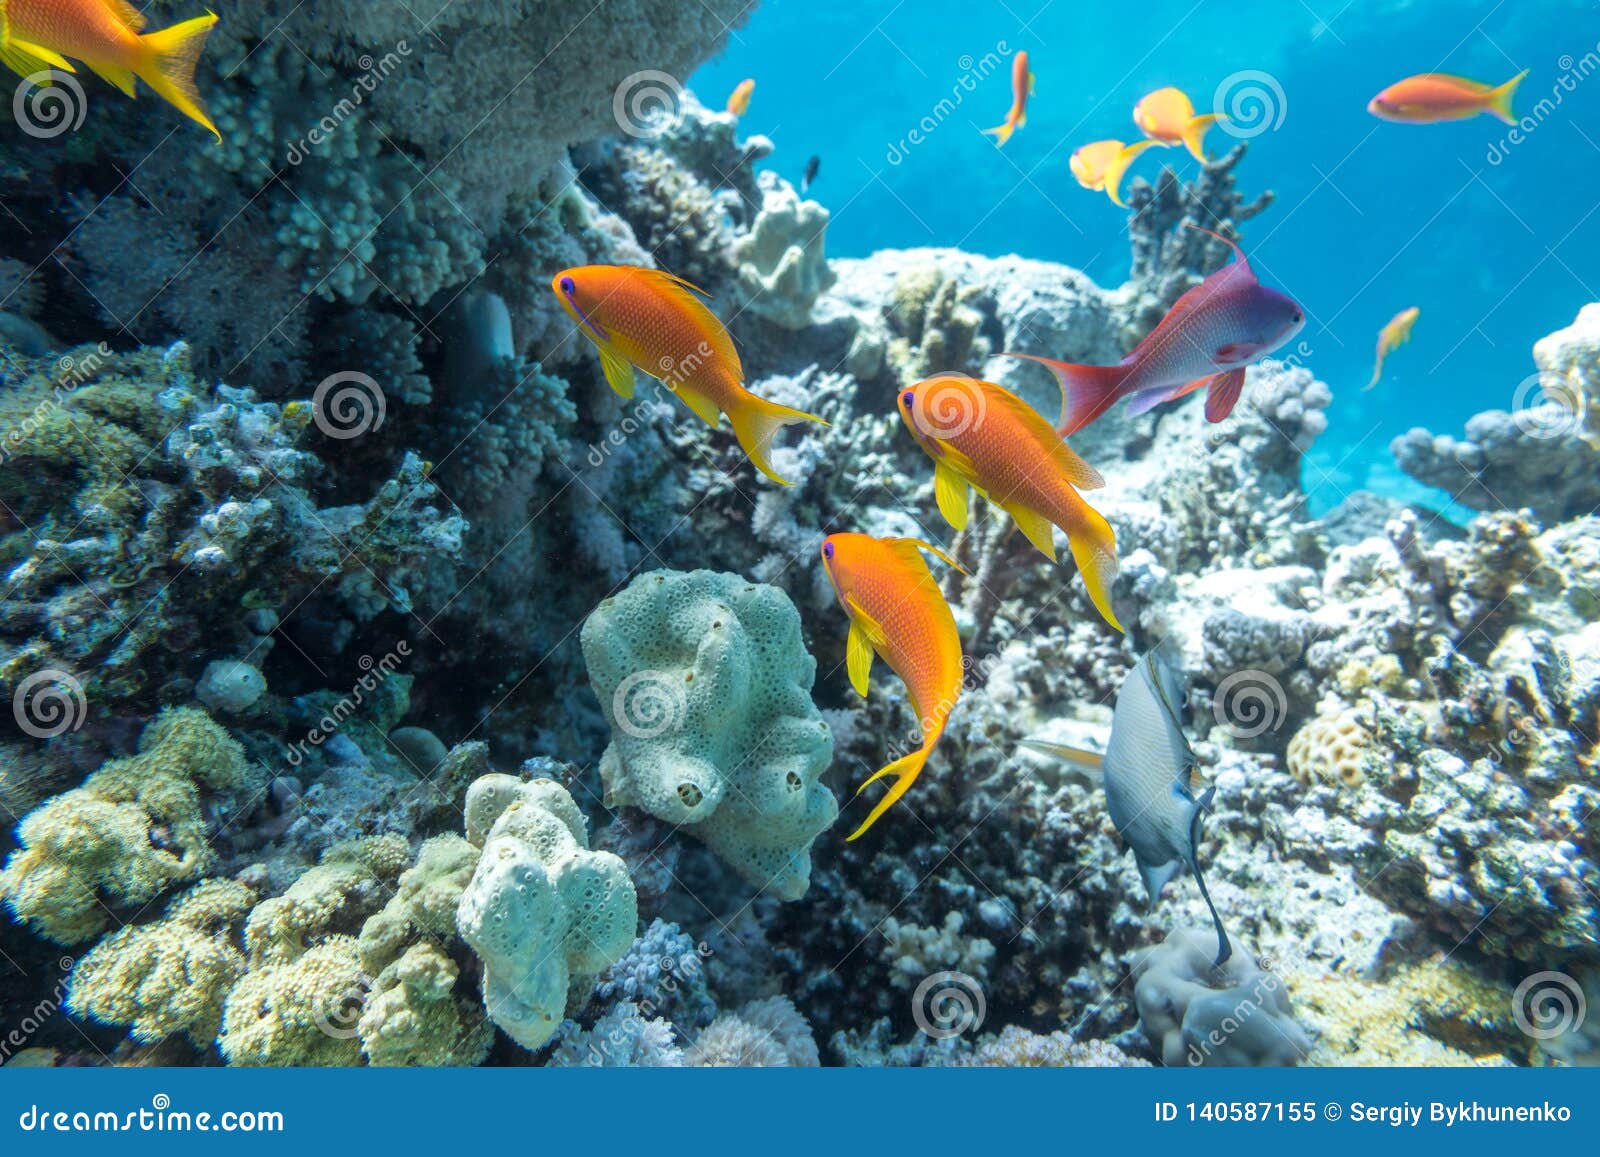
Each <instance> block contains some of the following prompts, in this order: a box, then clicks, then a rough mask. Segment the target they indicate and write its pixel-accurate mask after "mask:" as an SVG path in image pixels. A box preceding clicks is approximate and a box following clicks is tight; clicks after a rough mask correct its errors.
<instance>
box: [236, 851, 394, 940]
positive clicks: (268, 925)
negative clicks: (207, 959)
mask: <svg viewBox="0 0 1600 1157" xmlns="http://www.w3.org/2000/svg"><path fill="white" fill-rule="evenodd" d="M408 858H409V849H408V848H407V847H406V842H405V840H404V839H402V838H401V837H400V836H397V835H387V836H374V837H372V838H370V839H363V840H351V841H350V842H348V843H343V844H336V845H335V846H334V847H331V848H329V849H328V850H327V851H326V852H324V853H323V855H322V860H321V862H320V863H319V864H317V866H316V867H314V868H310V869H307V870H306V871H305V872H303V873H301V875H300V877H299V879H297V880H295V882H294V883H293V884H291V885H289V887H288V889H287V890H286V891H285V892H284V893H283V895H281V896H274V897H272V898H271V899H270V900H263V901H262V902H261V903H260V904H258V905H257V906H256V909H255V911H254V912H252V913H250V920H249V922H248V923H247V924H246V925H245V930H244V938H245V944H246V946H247V947H248V948H249V949H250V966H251V968H252V969H256V968H259V967H261V966H262V965H277V964H285V963H288V962H290V961H292V960H294V959H295V958H296V957H297V956H299V955H300V953H301V952H303V951H304V950H305V947H306V945H308V944H314V943H316V942H317V941H319V940H322V939H325V938H326V937H328V936H329V935H330V934H331V933H332V932H333V931H335V930H336V928H338V927H344V928H348V929H349V930H350V931H355V929H356V927H357V926H358V922H359V921H360V920H361V919H363V918H364V917H365V916H367V915H369V914H370V913H371V912H373V911H374V910H375V909H376V908H377V907H378V901H379V900H380V899H381V898H382V897H381V896H380V895H379V894H378V884H379V882H380V881H382V882H384V883H391V882H393V880H394V879H395V877H397V876H398V875H399V874H400V871H401V869H402V868H404V867H405V864H406V860H407V859H408Z"/></svg>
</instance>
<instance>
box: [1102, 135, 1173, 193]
mask: <svg viewBox="0 0 1600 1157" xmlns="http://www.w3.org/2000/svg"><path fill="white" fill-rule="evenodd" d="M1160 143H1161V142H1160V141H1138V142H1136V143H1134V144H1131V145H1129V146H1128V147H1127V148H1125V149H1123V150H1122V151H1121V152H1120V153H1118V154H1117V155H1116V156H1115V157H1113V158H1112V159H1111V163H1110V164H1109V165H1107V166H1106V196H1108V197H1110V198H1111V203H1112V204H1113V205H1115V206H1117V207H1118V208H1119V209H1126V208H1127V207H1128V206H1127V205H1126V204H1124V203H1123V200H1122V178H1123V177H1124V176H1126V175H1127V172H1128V166H1129V165H1131V164H1133V162H1134V160H1135V159H1136V158H1137V157H1138V156H1139V154H1140V153H1142V152H1144V151H1145V150H1146V149H1150V148H1154V147H1155V146H1156V145H1159V144H1160Z"/></svg>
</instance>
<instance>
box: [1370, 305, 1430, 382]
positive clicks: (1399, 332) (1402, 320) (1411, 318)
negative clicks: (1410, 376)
mask: <svg viewBox="0 0 1600 1157" xmlns="http://www.w3.org/2000/svg"><path fill="white" fill-rule="evenodd" d="M1421 316H1422V311H1421V310H1420V309H1418V308H1417V307H1416V306H1414V305H1413V306H1412V307H1411V308H1410V309H1402V310H1401V311H1400V312H1399V313H1397V314H1395V315H1394V316H1393V317H1391V318H1390V319H1389V324H1388V325H1386V326H1384V327H1383V328H1382V329H1380V330H1379V331H1378V357H1377V360H1376V362H1375V363H1374V364H1373V367H1372V380H1371V381H1370V382H1368V383H1367V384H1366V385H1364V386H1362V387H1361V388H1362V390H1363V392H1364V391H1366V390H1370V389H1372V387H1373V386H1375V385H1377V384H1378V379H1379V378H1381V377H1383V360H1384V359H1385V358H1387V357H1388V356H1389V355H1390V354H1392V353H1394V351H1395V350H1397V349H1399V348H1400V347H1401V346H1403V345H1405V344H1406V342H1408V341H1410V340H1411V327H1412V326H1414V325H1416V324H1417V318H1419V317H1421Z"/></svg>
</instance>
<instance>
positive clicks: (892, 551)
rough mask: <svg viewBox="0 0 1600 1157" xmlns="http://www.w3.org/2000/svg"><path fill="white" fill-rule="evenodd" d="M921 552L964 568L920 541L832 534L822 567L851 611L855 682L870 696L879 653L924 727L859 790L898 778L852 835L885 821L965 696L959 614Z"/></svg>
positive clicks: (849, 652) (849, 658) (850, 661)
mask: <svg viewBox="0 0 1600 1157" xmlns="http://www.w3.org/2000/svg"><path fill="white" fill-rule="evenodd" d="M918 550H927V551H930V552H932V553H933V554H936V555H938V556H939V558H941V559H943V560H944V561H945V562H947V563H949V564H950V565H951V566H953V567H956V568H957V569H958V570H959V569H960V564H959V563H957V562H956V561H955V559H953V558H951V557H950V556H949V555H947V554H945V553H944V551H942V550H940V549H939V548H938V547H936V546H934V545H932V544H931V543H926V542H923V541H921V540H920V539H915V538H873V537H872V536H871V535H866V534H830V535H829V536H828V537H827V539H825V540H824V541H823V544H822V565H823V567H824V568H825V569H826V570H827V572H828V580H829V581H830V582H832V583H833V589H834V593H835V594H837V595H838V596H839V605H840V606H841V607H843V608H844V612H845V614H846V615H848V616H850V637H849V640H848V641H847V642H846V644H845V662H846V666H847V667H848V668H849V670H850V682H851V684H852V685H853V686H854V687H855V689H856V691H857V692H859V693H860V694H861V695H863V696H865V695H866V693H867V684H868V679H869V676H870V675H871V672H872V660H873V657H874V656H877V657H879V658H881V659H882V660H883V661H884V662H885V663H887V664H889V667H890V669H892V670H893V671H894V673H895V674H896V675H898V676H900V679H901V681H902V682H903V683H905V685H906V693H907V694H909V695H910V696H911V706H912V709H913V710H915V711H916V713H917V719H918V720H919V721H920V724H919V725H920V727H921V729H922V746H921V747H919V748H918V749H917V750H915V751H913V752H911V753H910V754H909V755H903V756H901V757H900V758H899V759H896V760H894V761H893V762H892V763H890V764H888V765H887V766H886V767H883V768H881V769H879V770H878V771H877V772H875V773H874V774H873V775H872V776H871V777H870V778H869V779H867V780H866V781H865V782H863V783H862V785H861V786H860V787H858V788H857V789H856V794H857V795H859V794H860V793H861V792H862V791H863V790H864V789H865V788H866V786H867V784H870V783H876V782H877V781H878V780H880V779H886V778H891V777H892V778H893V779H894V783H893V784H891V785H890V787H889V790H888V791H887V792H885V793H884V795H883V798H882V799H880V800H879V801H878V802H877V803H876V804H875V805H873V808H872V811H871V812H869V813H868V814H867V818H866V819H865V820H863V821H862V822H861V826H860V827H858V828H857V829H856V830H855V831H853V832H851V833H850V837H849V838H850V839H852V840H854V839H858V838H859V837H860V836H861V835H862V834H863V833H864V832H865V831H866V830H867V829H868V828H870V827H871V826H872V825H873V824H875V823H877V822H878V817H879V816H881V815H883V813H884V812H886V811H888V810H889V808H890V807H891V806H892V805H893V804H894V802H895V801H896V800H897V799H899V798H900V797H901V796H903V795H905V793H906V789H907V788H909V787H910V786H911V785H912V784H913V783H914V782H916V778H917V776H918V775H920V774H922V769H923V767H924V766H925V765H926V764H927V762H928V756H929V755H930V754H931V753H932V752H933V748H934V745H935V744H937V743H938V742H939V737H940V736H941V735H943V734H944V725H945V721H946V720H947V719H949V717H950V712H952V711H954V710H955V706H956V701H957V700H958V699H960V698H961V681H962V677H963V675H964V674H965V670H964V668H963V666H962V663H961V637H960V636H959V635H958V634H957V633H956V620H955V616H954V615H952V614H951V613H950V606H949V604H948V603H946V602H945V601H944V593H943V592H942V591H940V590H939V584H938V582H937V581H936V580H935V579H934V577H933V572H932V571H930V570H929V569H928V564H927V563H926V562H924V561H923V559H922V556H921V555H920V554H918V553H917V552H918Z"/></svg>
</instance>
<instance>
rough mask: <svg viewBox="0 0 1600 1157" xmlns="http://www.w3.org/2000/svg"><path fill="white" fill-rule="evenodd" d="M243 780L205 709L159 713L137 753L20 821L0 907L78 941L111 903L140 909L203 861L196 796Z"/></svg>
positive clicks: (233, 749)
mask: <svg viewBox="0 0 1600 1157" xmlns="http://www.w3.org/2000/svg"><path fill="white" fill-rule="evenodd" d="M245 775H246V769H245V758H244V752H243V751H242V750H241V749H240V747H239V745H238V744H237V743H236V742H234V740H233V739H232V738H230V737H229V735H228V733H227V732H226V731H224V730H222V728H220V727H218V726H217V725H216V724H215V723H213V722H212V721H211V719H210V717H208V716H207V715H206V714H205V712H203V711H197V710H195V709H193V708H178V709H173V710H168V711H163V712H162V713H161V714H160V715H159V716H157V717H156V719H155V720H154V722H152V723H151V724H150V725H149V726H148V727H146V728H145V729H144V734H143V735H141V736H140V738H139V752H138V754H137V755H132V756H129V757H128V758H126V759H114V760H111V761H109V762H107V763H106V764H105V765H104V766H103V767H101V768H100V770H99V771H97V772H95V773H94V774H93V775H91V776H90V777H89V778H88V779H86V780H85V781H84V782H83V784H82V786H80V787H76V788H74V789H73V790H71V791H69V792H66V793H65V794H63V795H58V796H56V797H55V798H54V799H51V800H49V801H47V802H46V803H44V804H43V805H41V806H40V807H39V808H37V809H36V810H34V811H31V812H29V813H28V814H27V815H26V816H24V817H23V819H22V822H21V823H20V824H19V825H17V840H18V842H19V843H20V844H21V845H22V847H21V849H20V850H18V851H15V852H13V853H12V854H11V857H10V859H8V860H7V861H6V865H5V868H4V869H3V870H0V900H4V901H5V902H6V904H7V905H8V906H9V907H10V908H11V913H12V915H13V916H15V917H16V918H17V919H18V920H19V921H21V922H22V923H24V924H26V925H28V926H29V927H30V928H32V929H33V930H34V931H35V932H37V933H39V934H40V935H41V936H47V937H49V938H50V939H52V940H55V941H57V942H59V943H61V944H78V943H81V942H82V941H85V940H88V939H89V938H90V937H92V936H95V935H96V934H98V933H99V932H101V931H103V930H104V929H105V928H106V927H107V926H108V925H109V924H110V923H111V922H112V907H111V906H112V905H143V904H148V903H150V902H151V901H152V900H154V899H156V897H158V896H160V895H161V893H162V892H164V891H165V890H166V889H167V888H169V887H173V886H174V885H179V884H189V883H193V882H194V881H196V880H198V879H199V878H200V876H201V875H202V873H203V872H204V870H205V868H206V865H207V863H208V862H209V861H210V859H211V852H210V849H209V848H208V846H207V844H206V820H205V816H204V815H203V814H202V812H201V809H200V791H201V789H202V788H206V789H211V790H212V791H215V792H221V791H225V790H227V789H230V788H237V787H239V786H241V785H242V784H243V783H244V781H245Z"/></svg>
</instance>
